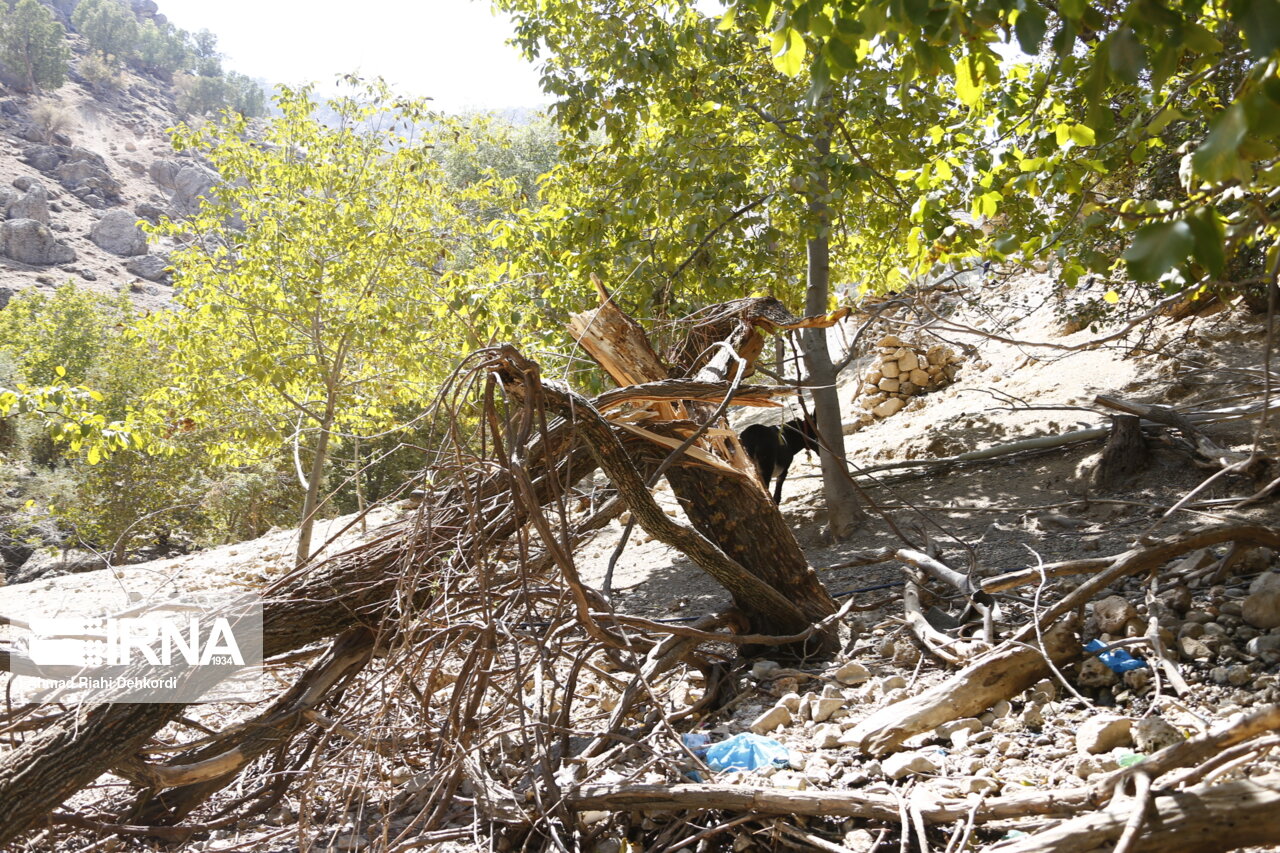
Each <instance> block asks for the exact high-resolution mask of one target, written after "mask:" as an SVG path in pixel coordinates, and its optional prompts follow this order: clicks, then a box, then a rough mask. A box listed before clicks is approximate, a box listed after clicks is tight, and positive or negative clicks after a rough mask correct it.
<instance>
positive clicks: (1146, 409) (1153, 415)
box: [1094, 394, 1248, 468]
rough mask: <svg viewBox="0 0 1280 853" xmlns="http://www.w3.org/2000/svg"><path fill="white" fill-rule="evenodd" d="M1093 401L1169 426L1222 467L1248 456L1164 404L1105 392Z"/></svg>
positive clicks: (1203, 454)
mask: <svg viewBox="0 0 1280 853" xmlns="http://www.w3.org/2000/svg"><path fill="white" fill-rule="evenodd" d="M1094 402H1096V403H1097V404H1098V405H1100V406H1106V407H1107V408H1108V409H1114V410H1115V411H1118V412H1124V413H1125V414H1127V415H1131V416H1134V417H1139V418H1146V419H1147V420H1149V421H1151V422H1153V423H1158V424H1164V425H1165V426H1171V427H1173V428H1174V429H1176V430H1177V431H1178V432H1180V433H1181V434H1182V437H1183V438H1185V439H1186V440H1187V441H1188V442H1190V443H1191V446H1192V447H1194V448H1195V449H1196V451H1197V452H1199V453H1200V454H1201V455H1202V456H1204V457H1205V458H1206V459H1208V460H1209V461H1211V462H1213V463H1215V464H1217V465H1220V466H1222V467H1223V468H1225V467H1227V466H1228V465H1231V464H1232V463H1234V462H1239V461H1240V460H1242V459H1245V458H1247V457H1248V454H1247V453H1244V454H1241V453H1233V452H1232V451H1230V450H1226V449H1224V448H1222V447H1219V446H1218V445H1217V444H1215V443H1214V442H1213V441H1212V440H1211V439H1210V438H1209V437H1208V436H1207V435H1205V434H1204V433H1203V432H1201V431H1200V430H1199V429H1198V428H1197V427H1196V425H1195V424H1193V423H1192V422H1191V421H1190V420H1189V419H1188V418H1187V417H1186V416H1185V415H1182V414H1180V413H1179V412H1175V411H1174V410H1173V409H1170V408H1166V407H1165V406H1153V405H1150V404H1148V403H1135V402H1133V401H1132V400H1122V399H1120V398H1119V397H1108V396H1106V395H1105V394H1099V395H1097V396H1096V397H1094Z"/></svg>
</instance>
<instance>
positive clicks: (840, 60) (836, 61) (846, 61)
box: [825, 38, 858, 71]
mask: <svg viewBox="0 0 1280 853" xmlns="http://www.w3.org/2000/svg"><path fill="white" fill-rule="evenodd" d="M825 47H826V53H827V57H828V58H829V59H830V60H831V64H832V65H834V66H835V67H836V68H839V69H841V70H843V71H852V70H853V69H855V68H857V67H858V57H857V55H855V54H854V52H853V48H851V47H849V45H847V44H846V43H845V42H844V40H843V39H839V38H833V39H828V40H827V43H826V46H825Z"/></svg>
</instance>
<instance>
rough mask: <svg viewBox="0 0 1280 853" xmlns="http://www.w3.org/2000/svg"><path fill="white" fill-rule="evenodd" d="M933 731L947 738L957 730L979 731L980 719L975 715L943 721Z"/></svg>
mask: <svg viewBox="0 0 1280 853" xmlns="http://www.w3.org/2000/svg"><path fill="white" fill-rule="evenodd" d="M933 731H934V733H935V734H936V735H937V736H938V737H940V738H949V737H951V736H952V735H954V734H955V733H956V732H958V731H966V732H980V731H982V721H981V720H979V719H977V718H975V717H963V718H961V719H959V720H952V721H950V722H947V723H943V724H942V725H940V726H938V727H937V728H936V729H934V730H933Z"/></svg>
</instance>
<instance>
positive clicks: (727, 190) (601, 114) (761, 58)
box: [498, 0, 940, 536]
mask: <svg viewBox="0 0 1280 853" xmlns="http://www.w3.org/2000/svg"><path fill="white" fill-rule="evenodd" d="M501 5H502V7H503V8H504V9H506V10H508V11H510V12H511V13H512V14H513V17H514V18H515V20H516V23H517V39H518V40H519V41H520V42H521V44H522V45H523V46H524V47H525V49H526V51H527V52H528V53H529V55H531V56H537V57H539V58H540V59H541V60H542V61H543V67H542V72H543V83H544V86H545V88H546V89H547V90H548V91H549V92H550V93H551V94H553V95H556V96H557V97H558V98H559V101H558V102H557V104H556V106H555V115H556V117H557V119H558V120H559V121H560V123H561V124H562V125H563V126H564V127H565V128H566V131H567V134H568V136H569V141H568V143H567V145H566V148H565V153H564V160H565V161H566V162H565V164H564V165H563V166H561V167H560V168H559V169H557V170H556V171H555V172H553V173H552V175H551V176H550V177H549V178H548V179H547V180H546V181H545V182H544V184H543V196H544V198H545V199H546V203H545V204H544V205H543V207H542V208H541V209H540V210H539V211H538V213H537V214H536V215H534V216H529V217H526V218H525V219H524V221H522V222H520V223H519V224H517V225H513V226H512V227H511V228H510V229H509V230H505V229H502V228H499V229H498V230H499V239H509V240H515V241H526V242H522V243H521V249H522V251H521V252H520V253H519V254H520V255H521V256H522V257H524V258H527V259H529V260H531V261H532V262H533V263H535V264H538V265H541V266H542V267H543V268H544V269H545V270H546V271H547V275H548V278H549V279H550V280H552V281H556V280H558V281H569V282H581V281H583V280H584V279H585V278H586V275H587V273H588V272H590V271H593V270H600V271H605V272H607V273H608V275H609V280H610V281H613V282H623V281H625V282H627V286H626V287H625V288H621V287H620V288H619V292H618V296H619V298H621V299H623V300H629V301H632V302H633V304H636V307H637V309H638V310H640V311H642V312H643V311H644V310H645V309H646V308H650V309H652V310H653V311H655V312H656V313H658V314H659V315H662V314H670V313H673V312H676V311H683V310H687V309H692V308H695V307H697V306H699V305H702V304H706V302H708V301H718V300H721V299H726V298H733V297H740V296H747V295H751V294H753V293H761V292H763V293H772V294H773V295H777V296H779V297H782V298H784V299H786V300H788V301H789V302H790V303H791V304H792V305H793V306H795V305H797V303H798V302H800V301H801V300H803V304H804V310H805V313H811V314H821V313H825V312H826V311H828V310H830V308H831V307H832V306H833V301H832V288H831V277H832V273H833V270H834V272H835V274H836V275H837V276H840V277H841V278H844V279H845V280H850V279H853V280H861V281H869V280H878V281H877V283H883V284H885V285H887V284H889V283H892V282H895V281H897V280H898V279H899V278H900V277H901V276H902V275H903V269H902V260H903V258H904V254H905V252H903V251H895V249H894V247H895V246H896V245H905V243H906V239H905V238H906V236H907V232H908V230H909V228H910V220H909V217H910V214H911V211H910V209H909V207H910V205H909V204H908V202H907V201H906V199H905V198H904V197H903V196H902V194H901V193H900V191H899V190H898V187H897V182H896V181H895V179H894V177H893V175H894V172H895V170H897V169H900V168H904V167H908V166H912V165H920V164H923V163H925V162H927V160H926V158H927V156H928V152H927V150H926V149H924V148H923V146H922V145H921V143H920V140H919V139H918V137H917V136H916V134H915V128H916V125H915V122H914V120H913V113H912V110H913V109H915V104H914V102H915V101H919V102H923V104H927V105H931V106H935V107H936V106H937V105H938V102H939V100H940V98H939V96H938V94H937V93H936V92H935V91H932V90H929V89H921V90H919V91H913V92H912V93H911V94H912V100H913V103H912V104H911V105H908V104H905V103H903V101H904V100H905V99H887V98H885V97H884V96H883V92H885V91H886V90H887V89H888V88H889V87H891V86H892V84H893V82H894V81H895V80H896V76H895V72H896V70H897V69H896V65H895V62H894V60H893V59H892V57H884V58H883V60H882V61H881V62H880V63H878V64H877V65H876V67H875V69H874V71H872V70H869V71H868V79H867V80H866V81H864V84H863V85H860V86H840V85H831V86H827V87H823V88H815V87H814V86H813V85H812V84H811V83H810V81H807V80H804V79H801V78H800V77H799V76H798V75H797V74H796V73H794V69H792V68H791V67H790V62H789V61H785V62H781V63H780V62H779V61H778V58H779V57H778V54H779V53H783V54H785V53H786V52H787V51H789V50H790V49H791V48H790V47H789V45H788V44H786V43H784V44H782V45H780V46H779V45H772V44H771V45H769V46H768V47H766V48H765V49H762V47H761V45H760V43H759V41H758V40H757V39H756V38H755V37H754V36H753V35H750V34H747V33H744V32H742V31H740V30H735V29H733V28H726V27H722V26H719V23H720V22H719V20H718V19H715V18H710V17H708V16H706V15H704V14H702V13H701V12H700V11H699V9H698V8H697V4H696V3H694V2H692V0H689V2H685V1H684V0H669V2H662V3H656V4H655V3H648V2H641V0H634V2H622V3H605V2H601V3H578V2H569V1H568V0H547V2H541V0H539V2H534V0H505V2H502V4H501ZM771 54H773V55H772V56H771ZM795 55H796V54H792V55H791V56H792V58H794V57H795ZM780 66H781V67H780ZM596 128H602V129H603V137H604V138H603V139H602V140H598V139H597V136H596ZM543 235H551V236H550V239H547V238H545V237H544V236H543ZM539 247H544V248H545V251H540V250H539ZM837 280H839V279H837ZM802 282H803V284H801V283H802ZM584 295H585V294H583V292H582V291H581V290H578V291H577V292H576V294H569V298H571V299H572V298H579V299H581V298H583V296H584ZM802 341H803V343H802V348H803V351H804V355H805V360H806V365H807V372H808V380H809V382H810V383H811V384H812V385H813V386H814V409H815V414H816V416H817V420H818V425H819V428H820V431H821V432H822V433H823V434H824V435H829V436H840V435H841V434H842V432H841V429H840V424H839V401H838V400H837V398H836V396H835V388H834V380H835V368H834V365H833V364H832V362H831V359H830V356H829V354H828V352H827V346H826V338H825V335H824V334H823V333H822V332H820V331H817V330H814V331H811V332H807V333H806V334H805V335H804V336H803V338H802ZM830 445H831V448H830V451H831V452H824V453H823V454H822V456H823V477H824V485H825V490H826V493H827V506H828V511H829V513H830V515H829V526H830V529H831V531H832V532H833V533H834V534H835V535H837V536H844V535H847V534H848V533H849V532H850V531H851V530H852V529H853V528H854V527H856V526H857V524H858V523H859V522H860V521H861V517H862V515H861V512H860V510H859V508H858V505H857V501H856V498H855V497H854V493H853V489H852V485H851V483H850V482H849V479H848V476H847V474H846V470H845V463H844V459H843V452H842V448H841V445H840V442H839V441H835V440H833V441H831V442H830Z"/></svg>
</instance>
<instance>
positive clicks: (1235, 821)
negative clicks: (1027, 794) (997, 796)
mask: <svg viewBox="0 0 1280 853" xmlns="http://www.w3.org/2000/svg"><path fill="white" fill-rule="evenodd" d="M1142 805H1145V804H1144V803H1140V802H1138V803H1135V801H1134V800H1132V799H1125V800H1113V801H1112V803H1111V805H1110V806H1109V807H1108V808H1106V809H1105V810H1103V811H1099V812H1093V813H1090V814H1084V815H1081V816H1079V817H1076V818H1073V819H1071V820H1068V821H1063V822H1062V823H1060V824H1058V825H1056V826H1053V827H1050V828H1049V829H1046V830H1044V831H1043V832H1037V833H1034V834H1032V835H1027V836H1024V837H1022V838H1018V839H1015V840H1013V841H1009V842H1006V843H1003V844H997V845H995V846H994V847H991V848H989V849H990V850H991V851H993V853H994V851H999V853H1087V851H1094V850H1110V849H1112V848H1114V847H1115V844H1116V842H1117V841H1118V840H1119V839H1120V836H1121V835H1123V834H1124V831H1125V827H1126V825H1128V823H1129V821H1130V811H1131V809H1132V808H1134V807H1135V806H1136V807H1139V808H1140V807H1142ZM1278 841H1280V774H1277V773H1271V774H1268V775H1267V776H1262V777H1259V778H1257V779H1241V780H1238V781H1235V782H1225V783H1223V784H1221V785H1196V786H1194V787H1191V788H1186V789H1184V790H1180V791H1166V792H1159V791H1157V792H1155V796H1154V797H1153V798H1152V804H1151V814H1150V815H1149V816H1148V817H1147V819H1146V830H1145V831H1144V832H1143V833H1142V834H1141V835H1139V836H1137V838H1136V839H1135V840H1134V842H1133V846H1132V847H1130V848H1129V849H1130V850H1132V851H1138V853H1143V852H1144V851H1149V853H1181V851H1185V852H1186V853H1193V852H1194V853H1208V851H1215V850H1235V849H1237V848H1240V847H1254V846H1270V845H1273V844H1275V843H1276V842H1278Z"/></svg>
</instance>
